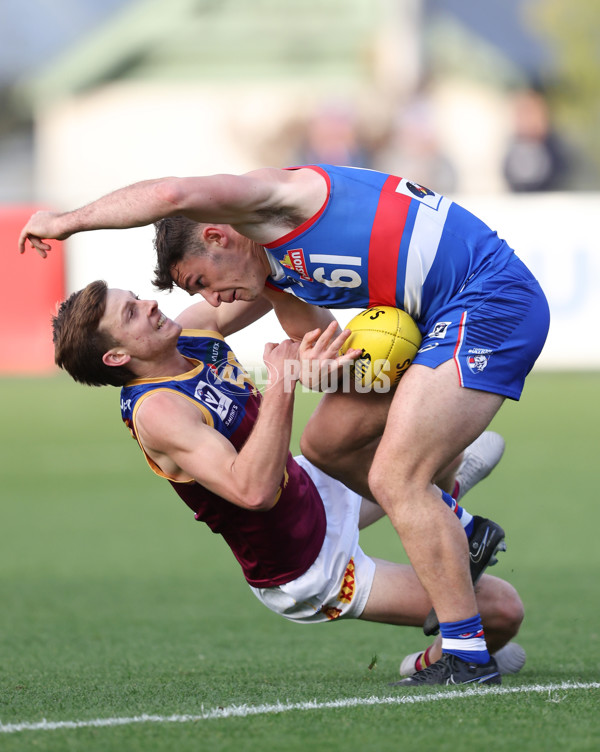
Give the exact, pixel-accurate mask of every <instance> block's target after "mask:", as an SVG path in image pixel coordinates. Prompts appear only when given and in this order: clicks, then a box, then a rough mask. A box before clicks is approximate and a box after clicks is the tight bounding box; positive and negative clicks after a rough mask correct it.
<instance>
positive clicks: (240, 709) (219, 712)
mask: <svg viewBox="0 0 600 752" xmlns="http://www.w3.org/2000/svg"><path fill="white" fill-rule="evenodd" d="M572 689H600V682H586V683H581V682H561V683H560V684H533V685H531V686H527V685H525V686H521V687H478V688H475V689H471V688H469V689H457V690H455V691H444V692H436V693H432V694H426V695H400V696H395V697H348V698H344V699H341V700H329V701H326V702H317V700H312V701H310V702H293V703H280V702H278V703H275V704H273V705H230V706H229V707H226V708H221V707H218V708H213V709H212V710H202V712H201V713H197V714H195V715H146V714H145V713H144V714H143V715H136V716H132V717H130V718H93V719H90V720H87V721H47V720H45V719H44V720H42V721H38V722H37V723H0V733H2V734H14V733H15V732H17V731H57V730H60V729H80V728H102V727H110V726H129V725H131V724H134V723H195V722H198V721H213V720H217V719H220V718H247V717H248V716H253V715H269V714H271V713H289V712H290V711H292V710H329V709H333V708H357V707H361V706H368V705H418V704H419V703H423V702H437V701H438V700H456V699H462V698H465V697H469V698H472V697H489V696H490V695H491V696H499V695H517V694H531V693H543V692H554V691H556V690H572Z"/></svg>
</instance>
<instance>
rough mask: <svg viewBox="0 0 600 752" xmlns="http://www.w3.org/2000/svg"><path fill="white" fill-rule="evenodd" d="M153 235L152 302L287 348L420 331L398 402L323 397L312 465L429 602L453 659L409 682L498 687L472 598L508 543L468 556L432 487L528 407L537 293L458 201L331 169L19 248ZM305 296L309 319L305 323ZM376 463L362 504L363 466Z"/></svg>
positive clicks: (123, 207)
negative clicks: (232, 324)
mask: <svg viewBox="0 0 600 752" xmlns="http://www.w3.org/2000/svg"><path fill="white" fill-rule="evenodd" d="M153 222H154V223H156V226H157V236H156V250H157V255H158V265H157V274H156V283H157V284H158V286H160V287H170V286H172V285H173V284H177V285H178V286H180V287H182V288H183V289H185V290H187V291H188V292H190V293H192V294H193V293H196V292H198V293H200V294H201V295H202V296H203V297H204V298H206V300H207V301H208V302H209V303H210V304H211V305H213V306H214V307H219V306H220V305H221V304H222V303H233V302H239V301H247V302H254V304H255V305H256V306H257V307H259V306H262V305H265V300H266V301H267V302H268V303H269V304H270V305H271V306H272V307H273V308H274V309H275V312H276V314H277V316H278V318H279V320H280V322H281V324H282V326H283V328H284V329H285V331H286V332H287V334H288V336H290V337H291V338H292V339H295V340H298V341H300V340H301V339H302V337H303V336H304V335H305V334H306V333H307V332H308V331H309V330H313V329H315V328H317V327H318V328H319V329H320V330H321V331H322V330H323V329H324V328H325V326H326V325H327V324H328V323H329V321H331V318H332V315H331V313H330V311H328V310H327V309H328V308H332V307H337V308H357V307H363V308H367V307H371V306H374V305H392V306H397V307H400V308H402V309H403V310H405V311H406V312H407V313H409V314H410V315H411V316H412V317H413V319H415V321H416V322H417V325H418V326H419V329H420V331H421V334H422V336H423V341H422V345H421V348H420V350H419V352H418V353H417V356H416V357H415V360H414V362H413V364H412V366H411V367H410V369H409V370H408V371H407V373H406V374H405V375H404V376H403V378H402V380H401V381H400V384H399V385H398V387H397V388H396V390H395V393H394V394H393V395H389V396H388V398H387V399H385V398H379V395H376V396H374V397H373V399H370V400H367V399H365V395H357V394H355V393H352V392H342V391H338V392H335V393H331V394H327V395H325V397H324V399H323V400H322V401H321V402H320V405H319V408H318V410H317V411H316V412H315V414H314V416H313V418H312V419H311V422H310V423H309V425H308V426H307V430H306V432H305V435H304V437H303V441H302V450H303V452H304V453H305V454H306V456H307V457H308V458H309V459H310V460H311V461H312V462H313V463H314V464H316V465H318V466H320V467H321V468H322V469H324V470H326V471H327V472H328V473H329V474H330V475H332V476H334V477H338V478H341V477H343V478H344V480H345V482H347V483H348V485H350V486H351V487H352V488H353V489H354V490H356V491H357V492H359V493H363V492H365V491H367V490H368V491H369V493H370V495H371V496H374V498H375V499H376V500H377V502H378V503H379V504H380V505H381V507H382V508H383V509H384V511H385V513H386V514H387V515H388V517H389V519H390V520H391V522H392V524H393V526H394V528H395V529H396V531H397V532H398V534H399V536H400V538H401V540H402V543H403V545H404V548H405V550H406V552H407V554H408V556H409V558H410V561H411V563H412V565H413V566H414V568H415V571H416V573H417V575H418V577H419V579H420V581H421V582H422V583H423V586H424V588H425V590H426V592H427V593H428V595H429V597H430V599H431V602H432V603H433V606H434V608H435V614H433V620H430V623H429V625H428V626H427V631H434V630H435V629H436V628H437V624H438V621H439V626H440V630H441V635H442V646H443V655H442V658H441V659H440V660H439V661H437V662H435V663H434V664H432V665H431V666H430V667H429V668H427V669H426V670H425V671H423V672H421V673H420V676H419V678H418V679H414V678H410V679H408V680H406V683H407V684H413V683H416V682H418V683H424V684H438V683H442V684H444V683H447V682H456V681H461V677H468V680H471V678H469V677H472V675H473V671H474V672H475V674H476V675H480V676H481V677H486V676H488V675H489V674H490V672H493V670H494V661H493V658H490V655H489V651H488V649H487V645H486V640H485V635H484V632H483V630H482V628H481V619H480V614H479V612H478V608H477V603H476V599H475V594H474V588H473V582H474V580H476V579H477V577H479V575H480V574H481V572H482V571H483V569H484V568H485V566H487V565H488V564H489V563H490V562H492V561H493V560H494V555H495V552H496V550H498V548H499V547H500V546H502V545H503V538H504V532H503V531H502V528H500V527H499V526H498V525H495V524H494V523H491V522H490V521H488V520H485V521H484V523H483V526H480V525H479V524H478V525H476V526H475V528H474V529H473V530H472V531H471V532H470V534H469V538H468V541H467V539H466V536H465V535H464V533H463V531H462V530H461V525H460V524H459V523H458V520H457V519H456V518H455V517H454V516H453V515H452V514H450V511H449V509H450V506H451V504H450V502H449V501H448V499H445V498H444V496H443V493H442V492H441V491H440V489H439V488H438V487H437V486H436V485H435V484H434V483H433V479H434V478H436V477H437V475H438V474H439V473H440V472H441V469H442V468H445V467H447V466H448V465H449V463H451V462H452V461H453V460H454V458H456V457H457V456H458V455H460V453H461V452H462V451H463V450H464V449H465V448H466V447H467V446H469V445H471V444H472V442H473V441H474V440H475V439H476V438H477V437H478V436H480V435H481V434H482V433H483V432H484V431H485V429H486V427H487V426H488V425H489V424H490V422H491V420H492V419H493V417H494V416H495V414H496V413H497V411H498V410H499V408H500V407H501V405H502V403H503V401H504V399H505V398H507V397H508V398H510V399H514V400H518V399H519V398H520V395H521V392H522V389H523V385H524V380H525V377H526V375H527V374H528V373H529V371H530V370H531V368H532V367H533V364H534V362H535V360H536V359H537V357H538V355H539V353H540V352H541V349H542V347H543V344H544V341H545V338H546V335H547V331H548V326H549V310H548V304H547V301H546V298H545V296H544V294H543V291H542V290H541V288H540V286H539V284H538V282H537V280H536V279H535V278H534V276H533V275H532V274H531V272H530V271H529V270H528V269H527V267H526V266H525V265H524V264H523V262H522V261H521V260H520V259H519V258H518V257H517V256H516V254H515V253H514V251H513V250H512V248H510V246H509V245H508V244H507V243H506V242H505V241H504V240H502V239H501V238H499V237H498V235H497V234H496V233H495V232H494V231H492V230H491V229H490V228H489V227H488V226H487V225H485V223H483V222H482V221H480V220H479V219H477V218H476V217H475V216H473V215H472V214H470V213H469V212H468V211H467V210H465V209H464V208H462V207H461V206H459V205H458V204H456V203H455V202H453V201H451V200H450V199H449V198H447V197H445V196H441V195H439V194H437V193H435V192H434V191H432V190H430V189H429V188H425V187H423V186H420V185H418V184H417V183H415V182H414V181H410V180H406V179H404V178H400V177H397V176H393V175H387V174H384V173H379V172H375V171H372V170H362V169H356V168H352V167H338V166H332V165H308V166H304V167H296V168H292V169H275V168H266V169H261V170H255V171H253V172H250V173H247V174H245V175H239V176H236V175H214V176H206V177H192V178H166V179H158V180H150V181H144V182H141V183H137V184H134V185H131V186H128V187H126V188H122V189H120V190H117V191H115V192H114V193H111V194H109V195H107V196H105V197H103V198H101V199H99V200H97V201H95V202H93V203H91V204H89V205H87V206H85V207H83V208H81V209H78V210H75V211H73V212H65V213H52V212H42V213H38V214H35V215H33V217H32V218H31V219H30V220H29V222H28V223H27V224H26V226H25V227H24V228H23V230H22V233H21V237H20V239H19V245H20V249H21V251H23V250H24V249H25V244H26V242H29V243H30V244H31V245H32V246H33V247H34V248H36V249H37V251H38V252H39V253H40V254H41V255H42V256H44V255H46V253H47V252H48V250H49V249H50V246H49V244H48V243H47V242H45V241H46V240H47V239H52V238H58V239H64V238H67V237H69V236H70V235H72V234H73V233H75V232H81V231H85V230H94V229H110V228H114V229H117V228H124V227H134V226H142V225H147V224H150V223H153ZM283 291H285V292H287V293H293V294H287V295H286V294H284V292H283ZM298 298H301V299H303V300H304V301H306V302H308V303H312V304H315V305H314V307H313V308H310V309H308V308H301V307H299V305H298V304H299V302H300V301H299V300H298ZM314 336H315V337H316V335H314ZM376 397H377V399H376ZM384 397H385V396H384ZM373 449H375V453H374V458H373V460H372V463H371V464H370V469H369V473H368V488H365V475H364V472H363V470H364V466H365V465H364V462H363V463H362V464H361V459H365V461H366V457H368V456H370V455H372V453H373ZM365 451H366V454H365ZM363 495H365V494H364V493H363ZM482 544H484V545H482ZM436 615H437V616H436ZM473 667H475V668H473Z"/></svg>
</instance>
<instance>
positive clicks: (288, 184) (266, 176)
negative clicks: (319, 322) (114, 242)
mask: <svg viewBox="0 0 600 752" xmlns="http://www.w3.org/2000/svg"><path fill="white" fill-rule="evenodd" d="M324 191H325V187H324V182H323V181H322V178H320V177H319V176H317V175H316V173H314V172H312V171H311V170H298V171H286V170H280V169H276V168H265V169H261V170H254V171H253V172H249V173H246V174H245V175H226V174H222V175H208V176H200V177H189V178H177V177H166V178H158V179H155V180H145V181H141V182H138V183H133V184H132V185H129V186H126V187H124V188H120V189H118V190H116V191H113V192H112V193H109V194H107V195H106V196H103V197H101V198H99V199H97V200H96V201H92V203H90V204H87V205H86V206H83V207H81V208H80V209H75V210H74V211H68V212H46V211H42V212H37V213H36V214H34V215H33V216H32V217H31V218H30V219H29V221H28V222H27V224H26V225H25V227H23V229H22V230H21V234H20V236H19V251H20V252H21V253H24V251H25V248H26V243H27V242H29V244H30V245H31V247H32V248H34V249H35V250H36V251H37V252H38V253H39V254H40V256H42V257H43V258H45V257H46V256H47V253H48V251H49V250H51V246H50V245H49V244H48V243H47V242H44V241H47V240H53V239H54V240H65V239H66V238H68V237H70V236H71V235H74V234H75V233H78V232H86V231H89V230H120V229H126V228H131V227H143V226H145V225H149V224H152V223H154V222H156V221H158V220H159V219H162V218H164V217H171V216H175V215H178V214H182V215H184V216H186V217H189V218H190V219H193V220H195V221H197V222H215V223H219V224H230V225H234V226H235V227H236V228H237V229H238V230H239V232H241V233H242V234H244V235H247V237H249V238H252V239H253V240H255V241H257V242H259V243H267V242H270V241H271V240H274V239H276V238H277V237H279V236H280V235H281V233H282V222H284V221H288V222H291V223H292V224H291V225H290V226H293V225H294V224H295V223H297V222H299V221H303V219H305V218H307V217H309V216H311V214H312V213H314V212H315V211H317V209H318V208H319V206H320V204H321V203H322V201H323V200H324ZM291 218H293V219H291Z"/></svg>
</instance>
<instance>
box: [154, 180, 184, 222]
mask: <svg viewBox="0 0 600 752" xmlns="http://www.w3.org/2000/svg"><path fill="white" fill-rule="evenodd" d="M154 193H155V197H156V199H157V201H159V202H160V203H161V204H162V205H163V206H164V207H165V211H164V214H165V216H167V215H170V214H171V215H172V214H177V213H180V212H182V211H183V210H184V209H185V208H186V198H187V193H186V191H185V188H184V185H183V181H182V179H181V178H175V177H169V178H162V179H161V180H158V181H157V182H156V183H155V185H154Z"/></svg>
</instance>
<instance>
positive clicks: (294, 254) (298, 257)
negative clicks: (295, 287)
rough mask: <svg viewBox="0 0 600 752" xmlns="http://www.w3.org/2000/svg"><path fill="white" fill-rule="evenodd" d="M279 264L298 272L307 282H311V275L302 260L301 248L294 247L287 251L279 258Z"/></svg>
mask: <svg viewBox="0 0 600 752" xmlns="http://www.w3.org/2000/svg"><path fill="white" fill-rule="evenodd" d="M281 265H282V266H285V267H287V268H288V269H293V270H294V271H295V272H298V274H299V275H300V277H301V278H302V279H305V280H306V281H307V282H312V277H311V276H310V275H309V273H308V269H307V268H306V261H305V260H304V253H303V251H302V248H294V249H293V250H291V251H288V252H287V253H286V254H285V256H284V257H283V259H282V260H281Z"/></svg>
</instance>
